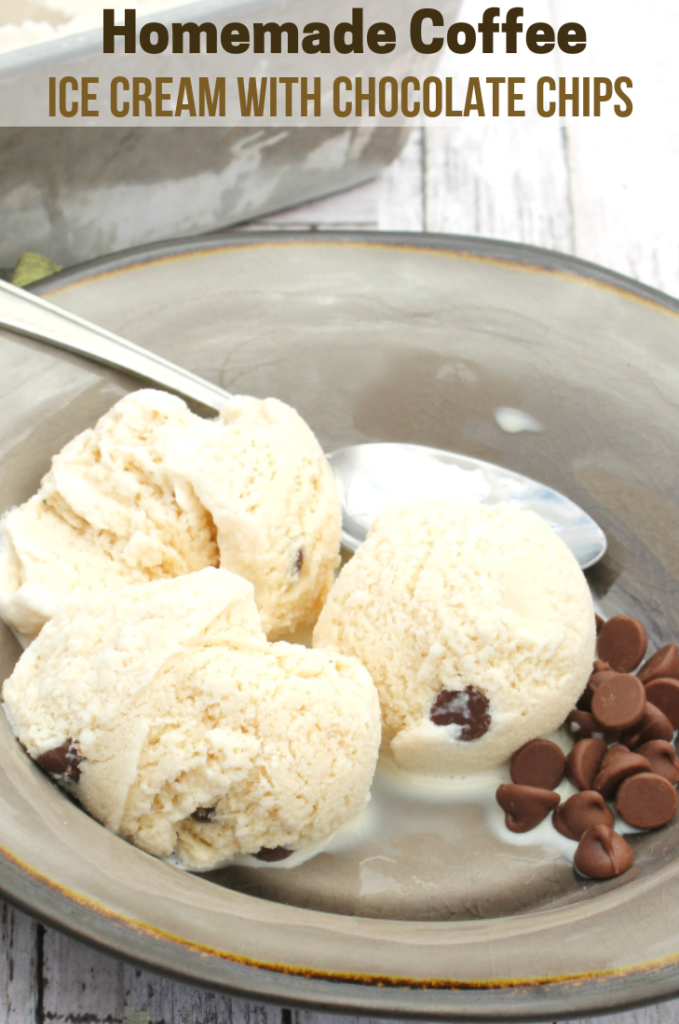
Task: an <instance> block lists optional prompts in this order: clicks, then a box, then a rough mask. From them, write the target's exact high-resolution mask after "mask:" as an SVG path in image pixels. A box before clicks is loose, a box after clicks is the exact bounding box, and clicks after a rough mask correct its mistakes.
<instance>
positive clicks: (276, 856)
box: [254, 846, 294, 864]
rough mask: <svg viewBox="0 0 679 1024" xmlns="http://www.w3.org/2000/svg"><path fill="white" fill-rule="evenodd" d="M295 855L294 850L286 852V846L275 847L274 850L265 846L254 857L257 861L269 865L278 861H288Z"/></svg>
mask: <svg viewBox="0 0 679 1024" xmlns="http://www.w3.org/2000/svg"><path fill="white" fill-rule="evenodd" d="M293 853H294V850H286V848H285V847H284V846H274V847H273V849H267V848H266V846H263V847H262V849H261V850H260V851H259V852H258V853H256V854H255V855H254V856H255V857H256V858H257V860H265V861H266V862H267V863H268V864H274V863H275V862H276V861H278V860H287V859H288V857H291V856H292V854H293Z"/></svg>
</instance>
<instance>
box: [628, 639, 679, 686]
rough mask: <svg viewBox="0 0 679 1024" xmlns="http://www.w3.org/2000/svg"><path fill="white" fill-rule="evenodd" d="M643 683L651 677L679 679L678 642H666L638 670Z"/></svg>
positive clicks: (648, 681) (647, 681)
mask: <svg viewBox="0 0 679 1024" xmlns="http://www.w3.org/2000/svg"><path fill="white" fill-rule="evenodd" d="M637 675H638V676H639V679H641V681H642V683H650V681H651V679H679V650H678V649H677V645H676V644H665V646H664V647H661V648H660V650H659V651H656V653H655V654H654V655H652V657H650V658H649V659H648V661H646V662H644V664H643V665H642V666H641V668H640V669H639V671H638V672H637Z"/></svg>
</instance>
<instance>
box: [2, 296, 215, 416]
mask: <svg viewBox="0 0 679 1024" xmlns="http://www.w3.org/2000/svg"><path fill="white" fill-rule="evenodd" d="M0 327H1V328H4V329H5V330H8V331H12V333H14V334H21V335H23V336H24V337H26V338H32V339H33V340H35V341H42V342H45V343H46V344H48V345H54V346H55V347H56V348H63V349H66V351H68V352H75V353H77V354H78V355H83V356H86V357H87V358H88V359H92V360H94V361H95V362H97V363H103V364H104V365H105V366H112V367H113V368H114V369H116V370H124V371H126V372H127V373H131V374H133V375H134V376H135V377H141V378H142V379H143V380H145V381H147V382H148V383H150V384H153V385H156V386H161V387H164V388H167V389H168V390H169V391H174V392H175V394H178V395H181V397H182V398H188V399H190V400H191V401H194V402H198V403H200V404H201V405H203V406H205V407H206V408H208V409H212V410H214V411H216V412H218V411H219V410H220V409H221V408H222V407H223V406H224V405H225V403H226V402H227V401H228V399H229V397H230V396H229V394H228V392H226V391H224V390H223V389H222V388H220V387H217V385H216V384H211V383H210V382H209V381H206V380H203V379H202V378H201V377H198V376H196V374H195V373H191V372H190V371H189V370H184V369H182V367H181V366H177V365H176V363H171V362H170V361H169V360H168V359H163V358H162V356H158V355H155V354H154V353H153V352H149V351H147V350H146V349H144V348H141V346H139V345H135V344H134V343H133V342H131V341H127V340H126V339H125V338H121V337H119V336H118V335H117V334H113V333H112V332H111V331H107V330H105V329H104V328H103V327H98V326H97V325H96V324H93V323H90V321H89V320H85V319H83V318H82V317H79V316H76V315H75V314H74V313H69V312H68V311H67V310H65V309H60V308H59V306H55V305H53V304H52V303H51V302H47V301H45V299H41V298H40V297H39V296H38V295H33V294H32V293H31V292H27V291H24V290H23V289H22V288H16V287H15V286H14V285H12V284H8V283H7V282H5V281H0Z"/></svg>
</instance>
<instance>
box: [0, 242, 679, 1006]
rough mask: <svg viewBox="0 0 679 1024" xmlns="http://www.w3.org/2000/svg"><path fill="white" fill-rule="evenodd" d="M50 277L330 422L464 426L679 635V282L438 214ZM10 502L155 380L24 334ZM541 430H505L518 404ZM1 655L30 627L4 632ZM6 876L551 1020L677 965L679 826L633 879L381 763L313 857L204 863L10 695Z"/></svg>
mask: <svg viewBox="0 0 679 1024" xmlns="http://www.w3.org/2000/svg"><path fill="white" fill-rule="evenodd" d="M40 290H41V291H42V293H43V294H46V295H48V296H49V297H51V298H53V299H54V301H56V302H58V303H60V304H62V305H64V306H65V307H68V308H69V309H72V310H75V311H76V312H78V313H80V314H83V315H84V316H86V317H89V318H91V319H93V320H96V321H98V322H99V323H101V324H103V325H104V326H106V327H108V328H111V329H112V330H114V331H117V332H119V333H121V334H123V335H126V336H127V337H129V338H131V339H132V340H134V341H137V342H139V343H141V344H143V345H146V346H148V347H150V348H151V349H154V350H157V351H159V352H162V353H163V354H164V355H167V356H169V357H170V358H172V359H175V360H176V361H178V362H182V363H184V364H186V365H187V366H189V367H190V368H191V369H192V370H194V371H197V372H198V373H201V374H204V375H205V376H207V377H209V378H210V379H212V380H215V381H219V382H220V383H221V384H222V385H224V386H225V387H227V388H228V389H229V390H231V391H236V392H245V393H251V394H255V395H259V396H264V395H269V394H273V395H276V396H278V397H279V398H282V399H284V400H286V401H288V402H290V403H292V404H293V405H295V406H296V407H297V408H298V409H299V410H300V412H301V413H302V415H303V416H304V417H305V418H306V419H307V420H308V421H309V423H310V424H311V426H312V427H313V429H314V430H315V431H316V432H317V434H318V436H319V438H320V439H321V442H322V443H323V444H324V445H325V446H326V447H327V448H328V449H330V448H336V447H340V446H342V445H346V444H349V443H351V442H353V441H366V440H399V441H411V442H420V443H423V444H427V445H435V446H439V447H448V448H451V449H454V450H457V451H461V452H467V453H470V454H472V455H478V456H481V457H482V458H484V459H489V460H491V461H495V462H499V463H502V464H504V465H507V466H509V467H511V468H512V469H515V470H518V471H520V472H523V473H527V474H529V475H531V476H533V477H536V478H538V479H541V480H544V481H545V482H546V483H548V484H550V485H552V486H554V487H556V488H557V489H558V490H561V491H563V492H565V493H567V494H568V495H569V496H570V497H571V498H573V499H575V500H576V501H577V502H579V503H580V504H581V505H583V506H584V507H585V508H586V509H587V511H588V512H590V513H591V514H592V515H593V516H594V517H595V518H596V519H597V520H598V521H599V522H600V523H601V524H602V526H603V527H604V528H605V530H606V532H607V534H608V538H609V545H610V546H609V552H608V554H607V556H606V559H605V560H604V562H603V563H601V564H600V565H598V566H597V567H596V568H595V569H593V570H591V571H590V572H589V573H588V576H589V580H590V584H591V586H592V589H593V591H594V593H595V595H596V596H597V598H598V600H599V602H600V605H601V608H602V610H603V612H604V614H606V615H611V614H614V613H616V612H620V611H626V612H630V613H632V614H634V615H638V616H639V618H641V619H642V620H643V622H644V623H645V625H646V627H647V629H648V632H649V637H650V642H651V646H652V648H655V647H656V646H659V645H660V644H661V643H663V642H667V641H669V640H676V639H677V638H678V637H679V482H678V478H677V473H676V469H675V466H676V450H677V435H678V430H679V428H678V424H679V303H677V302H675V301H674V300H671V299H669V298H667V297H665V296H662V295H660V294H658V293H656V292H653V291H651V290H650V289H647V288H643V287H641V286H639V285H636V284H634V283H633V282H631V281H628V280H626V279H623V278H621V277H619V276H617V275H614V274H611V273H608V272H607V271H604V270H601V269H598V268H595V267H592V266H589V265H587V264H584V263H581V262H579V261H576V260H573V259H569V258H567V257H561V256H557V255H554V254H550V253H546V252H541V251H538V250H535V249H528V248H525V247H518V246H513V245H510V244H506V243H499V242H482V241H474V240H471V239H459V238H458V239H456V238H444V237H436V236H430V237H427V236H385V235H379V236H370V235H364V234H361V235H345V234H333V235H314V236H313V237H312V238H309V237H300V236H299V235H298V234H296V235H287V236H284V235H276V236H275V237H271V236H268V235H267V236H265V235H259V236H258V235H251V234H248V235H230V236H229V235H225V236H223V237H222V238H218V239H214V238H212V239H210V240H206V239H197V240H192V241H185V242H180V243H176V244H172V245H164V246H159V247H155V248H147V249H142V250H137V251H135V252H131V253H128V254H123V255H121V256H117V257H112V258H110V259H108V260H100V261H98V262H97V263H94V264H90V265H89V266H86V267H81V268H79V269H77V270H73V271H70V272H68V273H67V274H62V275H59V276H58V277H55V278H53V279H51V280H50V281H47V282H44V283H43V284H42V286H41V288H40ZM0 381H1V384H0V387H1V388H2V398H3V401H2V402H1V403H0V479H1V480H2V495H3V504H4V505H10V504H13V503H16V502H19V501H21V500H23V499H24V498H26V497H27V496H28V495H29V494H30V493H31V491H32V490H33V489H34V488H35V487H36V485H37V483H38V481H39V479H40V476H41V475H42V474H43V473H44V472H45V470H46V469H47V466H48V463H49V458H50V455H51V454H52V453H53V452H55V451H56V450H57V449H58V448H59V447H60V446H61V445H62V444H63V443H64V442H65V441H66V440H67V439H68V438H70V437H71V436H72V435H73V434H74V433H75V432H76V431H78V430H81V429H83V428H84V427H86V426H88V425H89V424H91V423H92V422H93V421H94V419H95V418H96V417H97V416H98V415H99V414H100V413H102V412H103V411H104V410H105V409H107V408H108V407H109V406H110V405H111V404H112V402H113V401H114V400H116V399H117V398H118V397H120V396H121V395H122V394H123V393H125V392H126V391H127V390H130V389H132V388H133V387H134V386H135V385H134V382H133V381H131V380H130V379H129V378H126V377H124V376H123V375H116V374H115V373H112V372H109V371H107V370H104V369H102V368H101V367H99V366H95V365H88V364H87V363H86V362H84V361H83V360H81V359H79V358H76V357H71V356H68V355H66V354H64V353H62V352H57V351H53V350H50V349H47V348H43V347H41V346H40V345H39V344H37V343H32V342H29V341H25V340H20V339H17V338H15V337H12V336H10V335H7V334H3V335H2V338H1V340H0ZM502 407H510V408H513V409H518V410H521V411H522V412H523V413H527V414H529V416H531V417H533V419H534V420H536V421H538V423H539V424H541V425H542V427H543V429H542V430H541V431H538V432H535V431H523V432H519V433H508V432H507V431H506V430H503V429H501V427H500V426H499V425H498V418H497V410H498V409H499V408H502ZM0 643H1V646H0V658H1V659H2V664H1V666H0V668H1V669H2V673H3V676H6V675H7V674H8V673H9V672H10V671H11V669H12V665H13V663H14V661H15V659H16V657H17V655H18V649H17V647H16V645H15V643H14V640H13V639H12V637H11V636H10V635H9V633H7V632H6V631H4V632H3V633H2V634H1V635H0ZM0 772H1V774H0V844H1V850H0V855H1V856H0V889H1V890H2V892H3V893H4V894H6V896H7V897H8V898H9V899H11V900H12V901H14V902H15V903H17V904H19V905H20V906H22V907H24V908H25V909H27V910H28V911H29V912H30V913H32V914H34V915H36V916H38V917H41V918H43V919H44V920H45V921H48V922H49V923H51V924H54V925H56V926H57V927H59V928H62V929H64V930H66V931H68V932H70V933H71V934H73V935H76V936H77V937H79V938H81V939H85V940H86V941H90V942H92V943H95V944H97V945H99V946H100V947H102V948H103V949H105V950H107V951H109V952H111V953H114V954H116V955H119V956H124V957H127V958H129V959H131V960H133V961H135V962H137V963H141V964H144V965H146V966H148V967H150V968H151V969H154V970H158V971H163V972H166V973H168V974H171V975H173V976H175V977H178V978H181V979H183V980H185V981H188V982H193V983H198V984H201V985H205V986H208V987H212V988H216V989H222V990H225V991H228V992H231V993H236V994H239V995H244V996H254V997H256V998H258V999H262V998H263V999H271V1000H276V1001H279V1002H285V1003H287V1004H288V1005H298V1006H305V1007H315V1008H322V1009H327V1010H331V1009H332V1010H342V1011H347V1012H353V1013H356V1012H360V1013H364V1014H370V1015H375V1014H384V1015H390V1016H394V1017H405V1016H409V1015H410V1016H419V1017H429V1018H438V1019H450V1018H455V1019H465V1018H467V1019H493V1020H499V1019H512V1020H523V1019H528V1018H538V1019H544V1018H547V1017H549V1018H553V1017H556V1016H565V1015H573V1016H576V1015H584V1014H587V1013H601V1012H609V1011H611V1010H614V1009H616V1008H619V1007H623V1006H630V1005H634V1004H637V1003H642V1002H647V1001H656V1000H658V999H661V998H663V997H668V996H671V995H675V994H676V993H677V991H679V824H676V823H675V824H673V825H671V826H670V827H668V828H666V829H663V830H660V831H658V832H657V833H652V834H646V835H640V836H637V837H635V838H634V840H633V842H634V844H635V854H636V860H635V864H634V867H633V869H632V870H631V871H630V872H628V874H626V875H624V876H623V877H622V878H620V879H617V880H613V881H609V882H605V883H594V882H586V881H584V880H583V879H582V878H578V877H576V876H575V874H574V873H573V869H572V868H571V867H570V866H569V865H568V864H566V863H565V861H563V860H562V859H561V858H560V857H559V856H558V855H557V854H556V853H554V852H552V851H550V850H547V849H543V848H541V847H539V846H537V845H533V846H530V845H529V846H525V847H521V848H517V847H513V846H506V845H504V844H503V843H501V842H500V841H499V840H497V839H494V838H493V837H492V836H491V835H489V834H488V833H487V832H486V829H485V826H484V823H483V819H482V816H481V815H480V813H479V811H478V809H477V808H475V807H474V806H473V804H469V805H466V806H465V805H461V806H460V807H458V808H457V810H456V812H455V814H451V813H450V809H449V808H448V807H446V806H444V805H439V804H437V802H436V801H435V800H434V801H430V802H426V801H420V800H416V799H407V798H405V797H403V796H399V795H398V794H394V793H393V792H392V791H390V790H389V787H388V786H384V785H382V784H380V787H378V791H377V793H376V806H377V807H378V809H379V810H380V815H381V817H380V820H381V822H382V826H381V829H380V830H379V831H378V832H377V833H374V834H373V836H372V838H371V839H369V840H366V842H365V844H364V845H363V846H362V847H361V848H360V849H357V850H354V851H348V852H346V853H344V854H342V855H337V856H334V857H333V856H330V855H327V854H322V855H320V856H319V857H318V858H316V859H315V860H313V861H311V862H309V863H308V864H307V865H305V866H303V867H302V868H299V869H296V870H290V871H282V870H278V871H276V870H274V869H263V870H261V871H258V872H256V873H253V872H247V871H245V870H243V869H239V870H235V869H231V870H228V871H225V872H222V873H219V874H216V875H214V876H205V877H196V876H191V875H189V874H186V873H183V872H180V871H178V870H175V869H173V868H171V867H169V866H167V865H165V864H162V863H159V862H156V861H154V860H153V859H152V858H150V857H148V856H146V855H145V854H143V853H141V852H140V851H138V850H136V849H134V848H133V847H132V846H129V845H127V844H126V843H125V842H123V841H122V840H120V839H118V838H116V837H115V836H113V835H111V834H110V833H108V832H106V831H105V830H104V829H103V828H102V827H100V826H99V825H98V824H97V823H96V822H94V821H93V820H91V819H90V818H88V817H87V816H86V815H85V814H84V813H83V812H82V811H81V810H80V809H79V808H78V807H77V806H75V805H74V804H72V803H70V802H69V801H68V799H66V797H65V796H64V795H63V794H62V793H60V792H59V791H57V790H56V789H55V788H54V786H53V785H52V784H51V783H50V781H49V780H48V779H47V778H46V777H45V776H43V775H42V774H41V773H40V772H39V771H38V770H37V769H36V768H35V766H34V765H33V764H32V763H30V762H29V761H28V759H27V758H26V757H25V755H24V754H23V752H22V751H21V750H20V748H19V747H18V745H17V744H16V743H15V741H14V740H13V738H12V736H11V734H10V732H9V729H8V727H7V725H6V723H5V722H4V719H2V720H0Z"/></svg>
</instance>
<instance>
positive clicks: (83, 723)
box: [3, 569, 380, 870]
mask: <svg viewBox="0 0 679 1024" xmlns="http://www.w3.org/2000/svg"><path fill="white" fill-rule="evenodd" d="M3 699H4V704H5V710H6V712H7V715H8V717H9V720H10V722H11V724H12V727H13V729H14V731H15V733H16V735H17V736H18V738H19V740H20V741H21V743H22V744H23V745H24V747H25V748H26V750H27V751H28V753H29V754H30V756H31V757H33V758H34V759H35V760H38V762H39V763H40V764H41V766H42V767H43V768H44V769H45V770H47V771H50V772H51V773H52V774H53V775H54V776H56V777H59V779H60V781H61V782H62V783H64V785H65V786H66V787H67V788H68V789H69V791H70V792H71V793H72V794H73V795H74V796H76V797H77V799H78V800H79V801H80V802H81V803H82V804H83V806H84V807H85V808H86V809H87V810H88V811H89V812H90V814H92V815H93V817H95V818H97V819H98V820H99V821H101V822H102V823H103V824H105V825H106V826H107V827H108V828H110V829H112V830H113V831H115V832H117V833H119V834H120V835H122V836H124V837H126V838H127V839H130V840H131V841H132V842H134V843H135V844H136V845H137V846H140V847H141V848H142V849H144V850H146V851H147V852H149V853H152V854H155V855H157V856H169V855H171V854H173V853H175V854H176V855H177V856H178V857H179V859H180V860H181V861H182V862H183V863H184V864H185V865H186V866H188V867H190V868H193V869H198V870H208V869H210V868H213V867H215V866H216V865H218V864H219V863H221V862H223V861H224V860H228V859H230V858H232V857H234V856H235V855H236V854H247V853H257V852H258V851H260V850H261V849H267V850H272V849H274V850H275V849H277V848H279V847H284V848H287V849H298V848H301V847H303V846H305V845H307V844H309V843H312V842H316V841H319V840H322V839H323V838H325V837H327V836H328V835H330V834H331V833H332V832H334V831H335V830H336V829H337V828H338V827H339V826H340V825H342V824H344V823H345V822H346V821H348V820H350V819H351V818H352V817H354V816H355V815H356V814H358V813H359V812H360V811H361V810H362V808H363V807H364V805H365V803H366V801H367V799H368V793H369V789H370V784H371V781H372V776H373V772H374V769H375V764H376V760H377V752H378V748H379V742H380V712H379V701H378V698H377V693H376V690H375V688H374V686H373V684H372V681H371V679H370V676H369V675H368V673H367V671H366V670H365V668H363V666H362V665H361V664H360V663H359V662H358V661H357V660H355V659H353V658H347V657H345V656H343V655H339V654H335V653H332V652H325V651H313V650H309V649H307V648H305V647H300V646H296V645H292V644H287V643H284V642H279V643H275V644H271V643H269V642H267V640H266V638H265V636H264V633H263V631H262V629H261V625H260V622H259V616H258V613H257V609H256V606H255V603H254V598H253V588H252V585H251V584H250V583H248V582H246V581H245V580H243V579H242V578H241V577H238V576H236V575H234V574H232V573H229V572H225V571H224V570H217V569H204V570H202V571H201V572H198V573H193V574H190V575H187V576H182V577H179V578H177V579H174V580H162V581H158V582H154V583H149V584H143V585H139V586H134V587H123V588H120V589H118V590H116V591H114V592H112V593H110V594H101V593H100V594H97V595H93V596H90V597H89V598H88V599H87V600H84V601H82V600H81V601H73V600H71V601H68V602H65V603H64V604H62V605H61V607H60V608H59V610H58V611H57V612H56V614H55V615H54V617H53V618H52V620H51V621H50V622H49V623H48V624H47V625H46V626H45V627H44V629H43V630H42V631H41V633H40V635H39V637H38V638H37V639H36V640H35V641H34V642H33V644H31V646H30V647H29V648H28V650H27V651H26V652H25V653H24V654H23V656H22V657H21V659H20V660H19V662H18V664H17V666H16V668H15V671H14V673H13V674H12V676H11V677H10V678H9V679H8V680H7V681H6V682H5V685H4V691H3Z"/></svg>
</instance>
